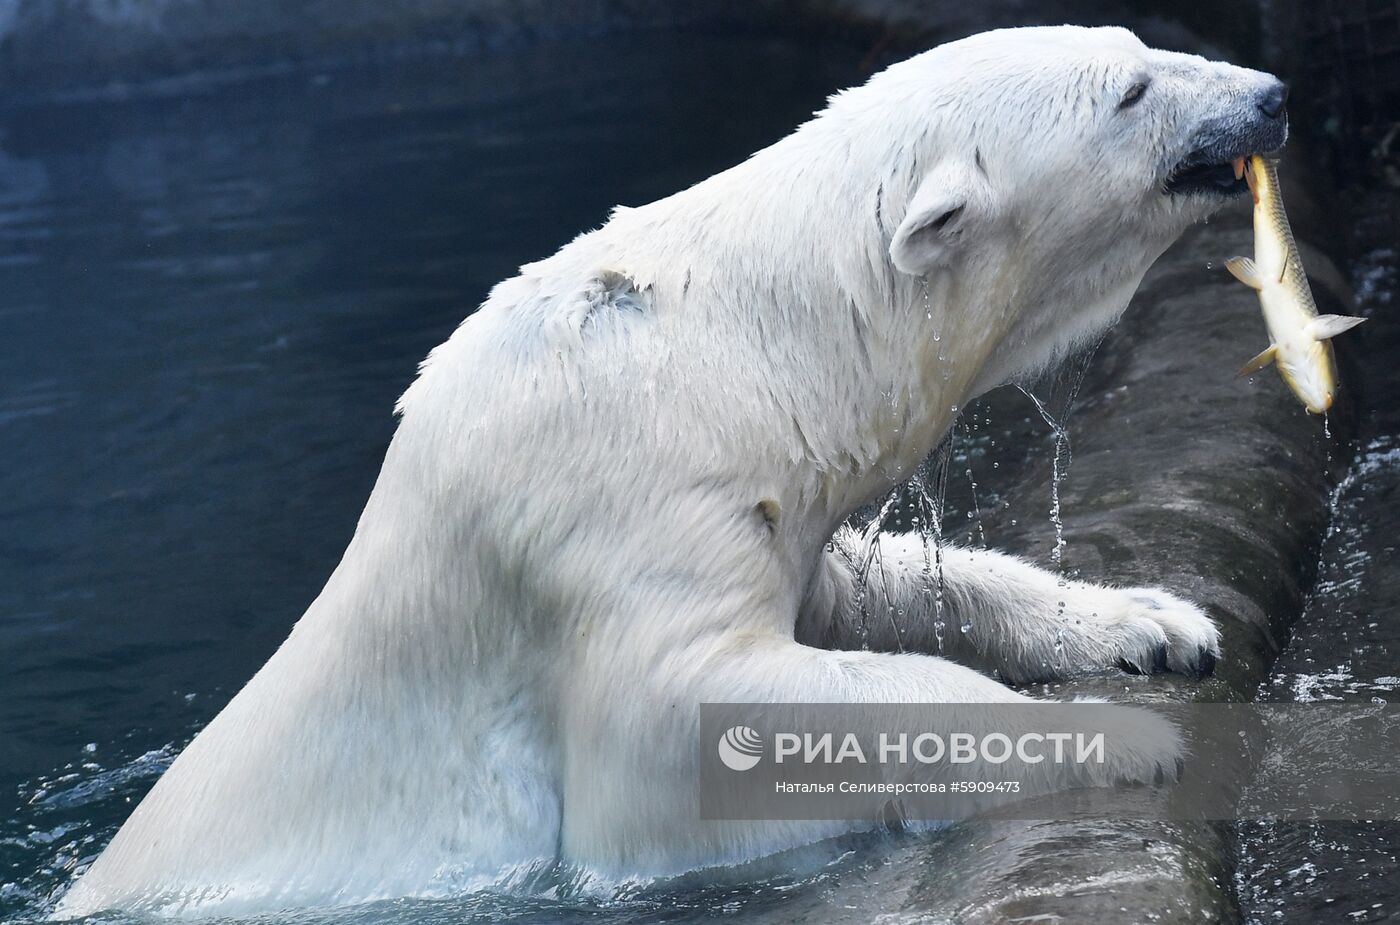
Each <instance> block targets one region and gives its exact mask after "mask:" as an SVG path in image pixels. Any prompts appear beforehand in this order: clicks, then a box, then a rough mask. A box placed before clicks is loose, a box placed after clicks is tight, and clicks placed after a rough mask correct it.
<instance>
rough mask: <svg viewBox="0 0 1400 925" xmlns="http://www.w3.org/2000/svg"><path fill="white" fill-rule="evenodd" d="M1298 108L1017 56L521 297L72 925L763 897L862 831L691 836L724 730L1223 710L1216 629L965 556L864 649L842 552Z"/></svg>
mask: <svg viewBox="0 0 1400 925" xmlns="http://www.w3.org/2000/svg"><path fill="white" fill-rule="evenodd" d="M1283 102H1284V90H1283V86H1282V85H1281V84H1280V83H1279V81H1278V80H1276V79H1275V78H1273V77H1271V76H1269V75H1267V74H1263V73H1259V72H1256V71H1251V70H1245V69H1242V68H1239V67H1233V66H1230V65H1228V64H1223V63H1216V62H1211V61H1207V60H1204V59H1202V58H1199V57H1193V56H1189V55H1184V54H1176V53H1168V52H1164V51H1158V50H1153V49H1150V48H1147V47H1146V46H1144V45H1143V44H1142V43H1141V42H1140V41H1139V40H1138V39H1137V38H1136V37H1135V36H1134V35H1133V34H1132V33H1130V32H1128V31H1125V30H1123V29H1118V28H1102V29H1085V28H1076V27H1056V28H1027V29H1013V30H1004V31H997V32H991V33H986V34H982V35H978V36H974V37H971V38H968V39H964V40H961V41H957V42H953V43H950V44H947V45H943V46H941V47H938V48H935V49H933V50H931V51H928V52H926V53H923V54H920V55H918V56H916V57H913V58H911V59H909V60H907V61H904V62H902V63H900V64H896V65H894V66H892V67H890V68H889V69H887V70H885V71H884V72H882V73H880V74H878V75H876V76H874V77H872V78H871V79H870V80H869V81H868V82H867V83H866V84H864V85H863V86H860V87H857V88H855V89H851V90H848V91H846V92H843V93H840V94H838V95H836V96H835V97H833V98H832V99H831V101H830V103H829V105H828V106H827V107H826V109H825V110H823V111H822V112H820V113H819V114H818V115H817V116H816V117H815V118H813V119H812V120H811V121H809V122H807V123H806V124H804V125H802V126H801V127H800V128H798V129H797V130H796V131H795V132H793V133H792V134H791V135H789V136H787V137H786V138H784V139H783V140H781V141H779V142H778V143H776V144H774V145H773V146H771V147H769V148H767V149H765V150H762V151H760V152H758V153H757V154H755V155H754V156H753V157H751V158H750V159H749V160H747V161H745V162H744V163H742V164H740V165H738V166H736V167H734V168H732V169H730V170H727V171H725V172H723V173H720V174H718V175H717V176H714V177H712V178H710V179H708V180H706V181H704V182H702V183H699V184H697V185H695V186H693V187H691V188H690V189H687V190H685V191H683V192H680V193H677V194H676V195H674V196H671V197H669V198H666V199H662V200H660V201H658V202H654V203H651V204H650V205H646V206H643V207H640V208H635V209H629V208H620V209H618V210H616V212H615V213H614V214H613V215H612V217H611V218H610V220H609V221H608V222H607V223H606V224H605V225H604V226H603V227H601V228H599V229H598V230H596V231H592V232H589V233H587V234H584V235H582V236H580V237H578V238H577V239H575V240H574V241H573V242H571V243H570V244H568V245H566V246H565V247H564V248H562V249H561V250H560V251H559V252H558V253H557V254H555V255H554V256H552V257H549V258H547V259H545V260H541V261H539V262H537V263H532V264H529V265H527V266H524V267H522V268H521V270H520V272H519V275H517V276H515V277H514V278H512V279H509V280H506V281H505V282H502V283H501V284H499V285H498V286H496V287H495V288H494V289H493V290H492V292H491V293H490V296H489V298H488V299H487V300H486V302H485V303H484V304H483V305H482V306H481V308H480V310H479V311H477V312H475V313H474V314H472V315H471V316H470V317H469V318H468V319H467V320H466V321H465V322H464V323H463V324H462V325H461V326H460V327H459V328H458V329H457V331H456V332H455V333H454V334H453V335H452V336H451V337H450V338H449V339H448V340H447V341H446V342H445V343H443V344H442V345H441V346H439V347H438V348H436V349H435V350H433V351H432V353H431V354H430V355H429V357H428V358H427V360H426V361H425V362H424V363H423V366H422V370H421V374H420V375H419V377H418V378H417V380H416V381H415V382H414V384H413V385H412V386H411V387H410V388H409V389H408V391H407V392H406V393H405V394H404V395H403V397H402V399H401V401H400V403H399V406H398V412H399V414H400V415H401V421H400V423H399V427H398V431H397V433H396V435H395V437H394V439H393V442H392V444H391V446H390V447H389V449H388V452H387V455H386V458H385V461H384V465H383V469H382V471H381V473H380V476H379V479H378V482H377V483H376V485H375V487H374V490H373V493H372V495H371V496H370V498H369V501H368V503H367V504H366V507H365V510H364V513H363V515H362V517H361V518H360V521H359V525H358V528H357V530H356V532H355V536H354V538H353V540H352V541H351V543H350V545H349V548H348V549H347V550H346V553H345V556H344V558H343V560H342V562H341V563H340V565H339V567H338V568H337V569H336V570H335V572H334V574H333V575H332V576H331V578H330V580H329V581H328V583H327V584H326V587H325V589H324V590H323V591H322V592H321V594H320V595H319V596H318V597H317V598H316V600H315V602H314V603H312V604H311V606H310V608H309V609H308V610H307V612H306V614H305V616H304V617H303V618H302V619H301V620H300V622H298V624H297V625H296V627H295V629H294V630H293V631H292V633H291V635H290V637H289V638H288V639H287V641H286V642H285V643H284V644H283V645H282V646H281V648H279V649H278V651H277V652H276V653H275V654H274V655H273V656H272V658H271V659H270V660H269V661H268V662H267V664H266V665H265V666H264V667H263V668H262V669H261V670H260V671H259V672H258V673H257V674H256V676H254V678H253V679H252V680H251V681H250V682H249V683H248V685H247V686H246V687H245V688H244V689H243V690H242V691H241V692H240V693H239V694H238V695H237V696H236V697H235V698H234V699H233V700H232V701H231V702H230V703H229V705H228V706H227V707H226V708H225V709H224V710H223V712H221V713H220V714H219V715H218V716H217V717H216V718H215V719H214V720H213V722H212V723H210V724H209V726H208V727H207V728H206V729H204V730H203V731H202V732H201V733H200V734H199V735H198V736H197V737H196V738H195V739H194V741H193V742H192V743H191V744H190V745H189V747H188V748H187V749H185V751H184V753H183V754H182V755H180V757H179V758H178V759H177V760H176V761H175V762H174V764H173V765H172V766H171V767H170V769H169V770H168V771H167V772H166V773H165V775H164V776H163V777H162V779H161V780H160V781H159V782H158V783H157V784H156V786H155V788H154V789H153V790H152V791H151V792H150V794H149V795H148V796H147V797H146V798H145V800H144V801H142V803H141V804H140V805H139V806H138V807H137V809H136V810H135V812H134V813H133V814H132V815H131V818H130V819H129V820H128V821H127V822H126V824H125V826H124V827H123V828H122V829H121V830H120V831H119V832H118V833H117V835H116V837H115V838H114V839H113V840H112V842H111V844H110V845H109V846H108V847H107V849H106V850H105V852H103V853H102V855H101V856H100V857H99V858H98V859H97V860H96V862H95V863H94V864H93V865H92V866H91V868H90V869H89V870H88V871H87V872H86V874H85V875H84V876H82V877H81V879H79V880H78V881H77V883H76V885H75V886H74V887H73V888H72V889H71V891H70V892H69V893H68V895H67V896H66V897H65V899H64V900H63V901H62V904H61V906H60V908H59V910H58V914H59V915H60V916H76V915H81V914H85V913H89V912H92V911H94V910H98V909H104V908H109V907H121V908H126V909H132V910H140V911H154V912H167V913H177V912H185V913H190V912H220V913H228V912H246V911H255V910H260V909H267V908H271V907H277V906H290V905H300V904H319V903H345V902H352V901H358V900H366V899H371V898H376V897H392V896H406V895H420V896H421V895H431V894H433V893H437V892H447V891H451V890H462V889H471V888H476V887H484V886H487V885H493V884H494V885H500V884H503V883H506V884H508V883H511V882H514V881H515V880H516V879H517V878H520V877H522V876H525V874H526V873H527V872H529V871H532V870H536V869H538V868H540V867H541V866H544V867H548V866H549V865H554V864H565V865H574V866H576V867H578V868H581V869H583V870H586V871H591V872H594V873H596V874H598V875H599V876H612V877H619V878H628V879H632V880H635V879H636V878H639V877H650V876H659V875H665V874H670V873H675V872H679V871H684V870H687V869H694V868H699V867H703V866H707V865H716V864H723V863H726V862H735V861H741V860H744V859H748V858H754V857H758V856H761V855H764V854H767V853H771V852H774V851H777V850H779V849H781V848H784V847H788V846H791V845H794V844H797V843H800V842H803V841H810V840H814V839H816V838H819V837H822V836H824V835H827V834H831V833H832V832H835V831H840V830H842V829H843V828H846V829H849V828H852V827H854V824H850V823H743V824H741V823H725V824H720V823H716V822H708V823H707V822H702V821H700V820H699V819H698V818H697V815H696V801H697V787H696V773H697V771H696V767H697V765H696V762H697V758H696V752H697V738H696V735H697V733H696V730H697V723H698V720H697V716H698V706H699V704H701V703H702V702H707V701H725V702H736V701H745V702H750V701H755V702H827V701H835V702H846V703H854V704H861V703H870V704H875V703H885V702H950V703H964V702H971V703H982V702H1017V701H1021V700H1024V699H1026V698H1024V697H1023V696H1022V695H1021V694H1019V693H1016V692H1015V691H1012V690H1011V689H1009V688H1007V687H1006V686H1004V685H1003V684H1001V683H999V682H998V681H996V680H994V679H993V678H992V677H990V676H989V674H987V673H983V672H982V671H979V670H977V669H979V668H981V669H986V668H995V669H996V670H997V671H998V672H999V673H1000V676H1001V677H1002V678H1005V679H1010V680H1023V679H1028V678H1032V677H1039V676H1042V675H1043V674H1044V672H1045V671H1046V666H1047V662H1049V661H1051V658H1050V652H1051V650H1052V648H1053V647H1054V646H1055V645H1056V643H1057V642H1058V643H1059V644H1060V645H1061V646H1062V649H1061V650H1060V651H1061V652H1062V653H1063V654H1062V656H1061V658H1057V659H1054V660H1053V661H1055V662H1061V661H1063V662H1065V663H1067V668H1073V667H1080V666H1089V667H1097V666H1114V665H1119V664H1122V663H1126V664H1128V665H1131V666H1137V667H1138V668H1140V669H1142V670H1153V669H1154V668H1155V669H1170V670H1172V671H1177V672H1184V673H1187V674H1199V673H1204V672H1208V671H1209V670H1210V669H1211V666H1212V664H1213V662H1214V660H1215V658H1216V656H1217V654H1218V651H1219V645H1218V635H1217V631H1216V628H1215V626H1214V625H1213V624H1212V623H1211V621H1210V620H1209V619H1208V618H1207V617H1206V616H1204V615H1203V614H1202V612H1201V611H1200V610H1198V609H1197V608H1196V607H1195V606H1193V605H1192V604H1190V603H1187V602H1185V601H1183V600H1179V599H1178V598H1176V597H1173V596H1172V595H1170V594H1167V593H1165V592H1163V591H1160V590H1155V589H1148V588H1133V589H1118V588H1111V587H1103V586H1098V585H1093V584H1087V583H1082V582H1073V583H1069V584H1068V585H1062V584H1061V583H1060V582H1059V581H1058V579H1057V577H1056V576H1054V575H1051V574H1049V573H1047V572H1045V571H1042V570H1039V569H1037V568H1035V567H1033V566H1031V565H1029V564H1027V563H1024V562H1022V561H1019V560H1017V559H1015V558H1012V557H1010V556H1006V555H1002V554H999V553H996V552H991V551H981V550H971V549H965V550H956V549H955V550H948V551H947V552H946V555H945V556H944V560H943V581H944V587H945V595H944V601H945V603H946V607H947V608H948V610H949V615H948V617H947V619H948V620H949V622H954V621H956V622H957V623H961V622H966V623H969V624H970V625H971V627H972V629H971V631H970V632H969V633H967V634H966V635H963V634H961V633H952V634H948V637H947V642H948V644H949V648H948V650H947V651H946V652H945V653H944V656H939V655H938V654H936V652H937V648H936V646H935V643H934V638H933V637H934V629H933V626H932V623H933V614H932V613H931V604H930V597H929V595H928V594H926V593H924V591H925V587H926V585H925V580H924V577H923V575H924V570H923V550H922V544H921V543H920V542H919V541H918V540H917V539H915V538H912V537H905V536H888V537H884V538H883V540H882V546H883V549H884V553H885V555H884V561H883V569H882V571H883V573H884V575H885V580H886V587H885V593H884V594H880V595H870V599H871V600H870V603H871V605H872V606H875V607H877V608H878V607H886V608H893V610H891V611H890V612H888V613H887V614H885V616H887V617H889V618H890V619H888V620H886V619H882V618H875V619H871V620H869V621H867V622H866V628H867V629H870V630H872V633H873V634H872V635H870V636H866V635H862V634H861V633H860V632H859V630H858V624H859V623H860V622H862V621H860V620H859V615H858V614H857V612H856V611H857V607H856V602H855V598H856V597H857V593H856V591H855V590H854V589H855V585H856V580H855V569H856V566H855V565H853V562H852V558H853V556H852V552H853V550H852V549H851V545H852V537H851V536H850V535H849V534H847V533H844V532H841V530H840V527H841V524H842V523H843V522H844V521H846V520H847V518H848V517H849V516H850V515H851V514H852V512H853V511H855V510H856V509H857V508H859V507H860V506H861V505H863V504H866V503H868V502H870V501H871V500H872V499H875V498H878V497H880V496H881V495H882V494H883V493H885V492H888V491H889V490H890V488H891V487H892V486H894V485H896V484H897V483H899V482H901V481H902V480H904V479H905V478H906V477H908V476H909V475H910V474H911V473H913V472H914V470H915V467H916V466H917V465H918V464H919V462H920V460H921V459H923V458H924V457H925V456H926V454H928V453H929V452H930V450H931V449H932V448H933V447H934V446H935V445H936V444H937V443H938V442H939V440H940V438H941V437H942V436H943V435H944V434H945V433H946V432H947V430H948V429H949V427H950V426H951V424H952V422H953V421H954V419H955V417H956V414H957V412H956V409H957V408H959V407H963V406H965V405H966V404H967V403H968V402H969V401H970V400H971V399H973V398H975V397H976V396H978V395H980V394H982V393H983V392H986V391H987V390H989V389H991V388H993V387H994V386H997V385H1000V384H1002V383H1006V382H1008V381H1011V380H1013V379H1015V378H1017V377H1018V376H1023V375H1026V374H1029V373H1031V372H1033V371H1036V370H1039V369H1042V368H1044V367H1046V366H1047V365H1049V364H1052V363H1054V362H1055V361H1056V360H1057V358H1060V357H1063V356H1064V355H1065V354H1066V353H1067V352H1068V351H1070V350H1072V349H1073V348H1074V347H1075V346H1076V345H1078V344H1081V343H1083V342H1084V341H1085V340H1086V339H1088V338H1091V337H1093V336H1094V335H1096V334H1097V333H1098V332H1100V331H1102V330H1103V329H1104V328H1105V327H1106V326H1108V325H1110V324H1111V323H1112V322H1113V321H1114V320H1115V319H1116V318H1117V317H1118V316H1119V314H1120V313H1121V312H1122V311H1123V310H1124V308H1125V307H1126V305H1127V304H1128V300H1129V297H1130V296H1131V295H1132V293H1133V291H1134V290H1135V289H1136V288H1137V286H1138V284H1139V282H1140V281H1141V280H1142V277H1143V274H1144V273H1145V272H1146V271H1147V269H1148V267H1149V265H1151V264H1152V262H1153V261H1154V260H1155V259H1156V258H1157V257H1158V256H1159V255H1160V254H1161V253H1162V251H1163V250H1164V249H1166V247H1167V246H1168V245H1169V244H1170V243H1171V242H1172V241H1173V240H1174V239H1175V238H1177V237H1178V235H1179V234H1180V233H1181V232H1182V231H1183V230H1184V229H1185V228H1186V227H1187V226H1188V225H1190V224H1191V223H1192V222H1195V221H1197V220H1200V219H1202V218H1204V217H1205V216H1207V215H1208V214H1209V213H1211V212H1212V211H1213V210H1215V209H1216V208H1217V207H1219V206H1220V205H1221V204H1222V203H1223V202H1225V201H1226V200H1227V199H1228V198H1229V197H1231V196H1234V195H1236V194H1238V193H1240V192H1241V191H1242V190H1243V189H1244V186H1243V184H1242V183H1240V182H1239V181H1238V180H1237V179H1236V177H1235V174H1234V172H1233V170H1232V169H1231V163H1232V161H1234V160H1235V159H1236V158H1239V157H1242V156H1245V155H1248V154H1251V153H1253V152H1256V151H1268V150H1272V149H1275V148H1278V147H1279V146H1280V145H1282V144H1283V142H1284V139H1285V135H1286V131H1287V129H1286V116H1285V114H1284V109H1283ZM935 342H938V344H936V343H935ZM940 345H941V348H942V349H939V346H940ZM1061 602H1063V604H1061ZM896 615H897V622H898V623H899V634H900V638H899V639H898V643H899V646H898V647H897V646H896V645H895V644H894V641H893V640H891V639H887V638H883V637H882V636H881V633H882V632H883V630H882V629H881V628H882V627H885V626H889V625H891V624H892V623H893V622H896ZM955 625H956V623H955ZM896 648H901V649H902V651H893V650H895V649H896ZM1174 755H1175V752H1174V746H1170V745H1169V744H1168V745H1163V746H1162V747H1161V748H1159V749H1157V751H1155V752H1154V751H1153V750H1152V744H1151V743H1145V745H1144V748H1142V749H1140V750H1138V751H1137V752H1136V753H1135V754H1134V755H1133V756H1126V757H1121V759H1119V760H1120V766H1119V767H1117V768H1116V772H1117V773H1120V774H1122V775H1123V776H1128V777H1134V778H1140V777H1148V776H1150V775H1151V774H1152V773H1154V772H1160V765H1161V764H1162V763H1165V762H1168V761H1174ZM1132 762H1137V764H1132Z"/></svg>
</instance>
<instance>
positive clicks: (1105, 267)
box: [838, 26, 1288, 381]
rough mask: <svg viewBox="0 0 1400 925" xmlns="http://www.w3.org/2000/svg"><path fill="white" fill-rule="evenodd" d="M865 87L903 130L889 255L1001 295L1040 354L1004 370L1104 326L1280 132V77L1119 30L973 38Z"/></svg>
mask: <svg viewBox="0 0 1400 925" xmlns="http://www.w3.org/2000/svg"><path fill="white" fill-rule="evenodd" d="M868 86H869V87H870V88H871V89H873V90H877V91H878V92H875V93H871V94H861V95H858V96H857V95H855V94H854V93H853V95H852V99H851V101H850V102H851V103H852V104H853V105H856V106H859V109H858V110H856V111H855V112H853V113H852V114H853V115H855V114H856V113H857V112H859V114H860V115H864V116H867V117H871V118H875V119H879V118H881V117H882V115H881V113H880V112H879V110H880V109H882V108H884V107H890V106H892V107H894V108H895V109H894V110H891V109H888V108H885V109H884V112H883V118H885V119H886V120H887V122H886V124H887V125H888V124H895V123H897V124H899V125H901V126H910V125H912V127H913V129H912V134H909V135H903V134H901V136H900V137H899V138H898V140H897V142H896V145H895V146H894V147H895V148H897V149H898V151H899V154H898V155H897V156H894V157H891V156H890V155H888V154H887V155H885V158H886V160H885V163H887V164H890V165H891V166H892V172H891V173H889V174H887V175H886V177H885V181H884V182H885V185H884V186H883V189H884V195H885V196H886V197H888V199H890V200H893V201H887V202H886V203H885V205H886V206H887V207H890V208H888V211H887V213H886V214H887V215H888V220H889V221H890V225H888V226H886V229H887V230H886V232H885V233H886V235H887V236H888V237H887V240H888V241H889V244H888V253H889V258H890V260H891V261H892V263H893V265H894V268H895V269H896V270H897V271H900V272H901V273H904V274H909V275H910V276H914V277H922V278H924V279H925V280H927V279H930V278H932V277H933V276H935V275H937V274H939V273H940V272H941V271H944V270H948V271H951V272H952V273H954V274H956V275H958V276H960V277H962V280H961V282H962V286H961V287H960V288H961V291H963V292H981V293H985V294H986V295H985V298H986V299H988V300H995V301H996V302H997V305H998V307H997V313H998V315H999V316H1001V317H1003V318H1010V319H1012V321H1011V322H1009V324H1010V325H1011V327H1012V330H1013V332H1014V337H1013V340H1014V341H1015V342H1016V343H1023V344H1025V346H1026V348H1027V352H1028V354H1030V353H1034V354H1036V356H1030V355H1027V356H1024V357H1017V358H1016V360H1015V362H1014V363H1013V364H1012V365H1013V366H1015V367H1016V369H1011V368H1008V369H1005V370H1002V371H1001V372H1002V373H1005V374H1006V375H1012V374H1016V373H1018V372H1024V371H1026V370H1028V369H1030V368H1031V367H1034V366H1036V365H1043V363H1045V362H1048V361H1050V360H1051V359H1053V357H1054V356H1055V355H1058V354H1060V353H1062V351H1063V349H1065V347H1066V345H1067V344H1070V343H1072V342H1074V341H1076V340H1079V341H1082V340H1083V338H1084V337H1085V336H1088V335H1089V334H1091V332H1092V331H1094V330H1099V329H1102V327H1103V326H1105V325H1106V324H1108V323H1110V322H1111V321H1112V320H1113V318H1115V317H1116V315H1117V313H1118V312H1120V311H1121V310H1122V308H1123V307H1125V306H1126V304H1127V301H1128V297H1129V296H1130V295H1131V293H1132V290H1133V289H1135V288H1136V286H1137V284H1138V282H1139V281H1140V280H1141V278H1142V275H1143V274H1144V273H1145V272H1146V271H1147V268H1148V267H1149V266H1150V265H1151V263H1152V262H1153V261H1154V260H1155V259H1156V258H1157V257H1158V256H1160V255H1161V253H1162V251H1164V250H1165V249H1166V248H1167V246H1169V245H1170V244H1171V243H1172V242H1173V241H1174V240H1176V238H1177V237H1178V236H1180V234H1181V233H1182V231H1184V230H1185V229H1186V228H1187V227H1188V226H1189V225H1190V224H1192V223H1193V222H1196V221H1200V220H1201V219H1203V218H1205V217H1207V216H1208V215H1209V214H1210V213H1211V212H1213V211H1214V210H1215V209H1217V208H1219V207H1220V206H1221V205H1222V204H1223V203H1225V202H1227V201H1228V200H1230V199H1231V198H1233V197H1237V196H1240V195H1241V194H1244V193H1246V192H1247V186H1246V184H1245V183H1244V181H1243V180H1242V179H1240V178H1239V177H1238V176H1237V174H1236V172H1235V170H1236V167H1237V166H1240V164H1241V161H1240V159H1241V158H1245V157H1247V156H1248V155H1250V154H1254V153H1266V152H1270V151H1273V150H1275V149H1277V148H1279V147H1281V146H1282V145H1283V143H1284V141H1285V140H1286V138H1287V134H1288V122H1287V115H1286V113H1285V111H1284V101H1285V98H1286V89H1285V87H1284V85H1283V84H1282V83H1281V82H1280V81H1279V80H1278V79H1277V78H1275V77H1273V76H1271V75H1269V74H1265V73H1261V72H1259V71H1253V70H1249V69H1247V68H1242V67H1236V66H1234V65H1230V64H1225V63H1221V62H1216V61H1209V60H1207V59H1205V58H1201V57H1198V56H1195V55H1187V54H1180V53H1176V52H1168V51H1160V50H1157V49H1152V48H1149V47H1147V46H1146V45H1144V44H1143V43H1142V42H1141V41H1140V40H1139V39H1138V38H1137V37H1136V36H1135V35H1133V33H1131V32H1129V31H1127V30H1126V29H1120V28H1082V27H1073V26H1058V27H1035V28H1023V29H1004V30H998V31H994V32H987V33H982V34H980V35H975V36H972V37H971V38H967V39H963V40H961V41H956V42H951V43H949V44H946V45H942V46H939V47H938V48H935V49H933V50H931V51H928V52H925V53H923V54H921V55H918V56H915V57H914V58H911V59H909V60H907V61H904V62H902V63H900V64H897V65H894V66H893V67H891V68H890V69H888V70H887V71H885V72H884V73H883V74H881V75H878V76H877V77H875V78H873V79H872V81H871V82H870V84H869V85H868ZM862 100H866V101H877V100H878V101H880V104H879V105H870V104H869V103H865V104H862ZM838 103H839V101H838ZM896 111H897V113H898V117H897V118H896V116H895V112H896ZM868 124H869V123H867V125H868ZM872 133H873V132H872ZM891 150H893V149H891ZM1028 321H1033V322H1034V325H1033V326H1032V325H1029V324H1028V323H1027V322H1028ZM1006 333H1007V332H1006V331H1003V334H1006ZM1003 381H1004V377H1003Z"/></svg>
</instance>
